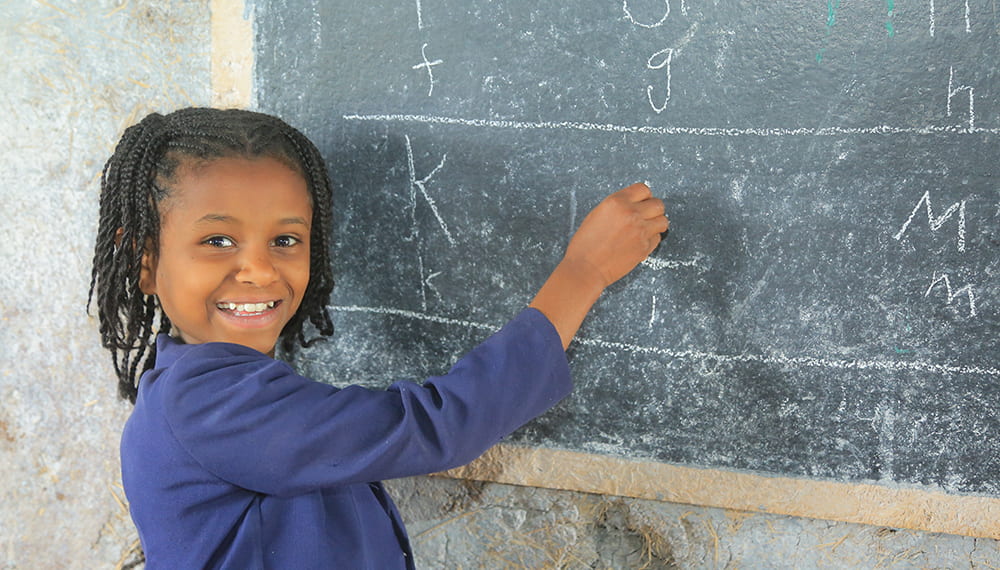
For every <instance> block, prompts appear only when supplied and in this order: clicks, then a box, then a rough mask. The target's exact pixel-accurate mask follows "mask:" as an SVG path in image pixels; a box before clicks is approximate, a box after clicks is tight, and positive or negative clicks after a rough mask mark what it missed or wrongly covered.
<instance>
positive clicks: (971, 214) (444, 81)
mask: <svg viewBox="0 0 1000 570" xmlns="http://www.w3.org/2000/svg"><path fill="white" fill-rule="evenodd" d="M943 4H947V6H943ZM253 8H254V21H255V29H256V44H255V45H256V47H255V51H256V53H255V57H256V70H255V88H256V93H257V99H258V105H259V107H260V108H262V109H263V110H266V111H269V112H274V113H276V114H278V115H280V116H282V117H284V118H286V119H287V120H288V121H289V122H291V123H292V124H295V125H296V126H298V127H300V128H301V129H302V130H303V131H305V132H306V134H308V135H309V136H310V137H311V138H312V139H313V140H314V141H315V142H316V143H317V144H318V145H319V147H320V149H321V150H322V151H323V153H324V154H325V155H326V156H327V158H328V160H329V163H330V169H331V174H332V177H333V179H334V181H335V183H336V186H337V189H336V196H337V197H336V212H337V220H336V227H335V228H333V231H334V232H335V235H336V240H337V244H338V245H337V249H336V261H335V272H336V275H337V278H338V284H337V287H336V290H335V295H334V301H333V312H334V317H335V323H336V326H337V334H336V337H335V338H334V339H332V340H330V341H329V342H327V343H324V344H321V345H320V346H319V347H317V348H315V349H312V350H309V351H306V352H305V353H304V354H302V355H301V356H300V357H299V364H300V365H301V366H302V367H303V368H304V370H305V371H306V372H307V373H309V374H311V375H312V376H314V377H316V378H318V379H322V380H325V381H329V382H334V383H348V382H350V383H361V384H366V385H371V386H384V385H386V384H388V383H389V382H390V381H392V380H394V379H397V378H400V377H414V378H420V377H424V376H426V375H429V374H436V373H441V372H443V371H445V370H446V369H447V368H448V366H449V365H450V363H451V362H453V361H454V360H455V359H456V358H457V357H458V356H460V355H461V354H462V353H464V352H465V351H467V350H468V349H469V348H471V347H472V346H474V345H475V344H476V343H477V342H479V341H480V340H482V339H483V338H484V337H485V336H486V335H487V334H488V333H489V332H490V331H491V330H494V329H495V328H498V327H499V326H500V325H502V323H503V322H505V320H506V319H508V318H510V317H511V316H512V315H514V314H515V313H516V312H517V311H518V310H519V309H520V308H521V307H523V306H524V305H525V304H526V303H527V302H528V301H529V300H530V298H531V296H532V295H533V293H534V292H535V290H536V289H537V288H538V286H539V285H540V284H541V283H542V281H543V279H544V278H545V276H546V275H547V274H548V272H549V271H550V270H551V269H552V268H553V267H554V265H555V263H556V262H557V261H558V259H559V257H560V255H561V252H562V250H563V248H564V247H565V245H566V243H567V240H568V238H569V236H570V235H571V233H572V230H573V228H574V227H575V226H576V225H577V224H578V223H579V221H580V219H581V218H582V216H583V215H584V214H585V213H586V212H587V211H589V209H590V208H592V207H593V206H594V205H596V204H597V202H599V201H600V199H601V198H602V197H603V196H604V195H606V194H608V193H610V192H611V191H613V190H616V189H617V188H619V187H621V186H624V185H626V184H628V183H631V182H634V181H647V182H648V183H649V184H650V186H651V187H652V188H653V190H654V192H655V193H656V194H658V195H659V196H661V197H663V198H664V199H665V200H666V202H667V203H668V213H669V215H670V218H671V221H672V230H671V233H670V234H669V236H668V238H667V239H666V241H665V242H664V243H663V244H662V246H661V247H660V248H659V249H658V250H657V251H656V252H655V253H654V255H653V256H652V257H651V258H650V259H649V260H648V261H647V262H646V263H645V264H644V265H642V266H641V267H640V268H639V269H638V270H637V271H636V272H635V273H634V274H632V275H630V276H629V277H628V278H627V279H625V280H624V282H622V283H620V284H617V285H616V286H614V287H613V288H612V289H611V290H609V291H608V292H607V293H606V294H605V296H604V297H603V298H602V300H601V301H600V302H599V305H598V306H597V307H596V308H595V310H594V312H593V314H592V315H591V316H590V317H589V319H588V321H587V322H586V324H585V326H584V328H583V330H582V331H581V333H580V337H579V340H578V342H577V343H576V344H575V345H574V347H573V348H572V350H571V358H572V360H571V364H572V368H573V371H574V376H575V379H576V382H577V389H576V391H575V392H574V394H573V395H572V396H571V397H570V398H569V399H567V400H566V401H564V402H563V403H561V404H560V405H559V406H558V407H557V408H556V409H555V410H553V411H552V412H550V413H549V414H547V415H546V416H544V417H543V418H541V419H539V420H537V421H535V422H533V423H532V424H530V425H528V426H526V427H525V428H524V429H522V430H521V431H519V432H518V433H516V434H515V435H514V436H512V440H513V441H515V442H519V443H523V444H526V445H531V446H538V447H550V448H562V449H570V450H576V451H582V452H587V453H598V454H611V455H616V456H621V457H631V458H643V459H651V460H656V461H663V462H670V463H682V464H688V465H697V466H707V467H714V468H724V469H745V470H754V471H759V472H765V473H774V474H782V475H788V476H802V477H814V478H830V479H836V480H843V481H872V480H875V481H881V482H885V483H889V484H896V483H898V484H904V485H908V484H921V485H928V486H933V487H939V488H942V489H945V490H948V491H951V492H962V493H976V494H986V495H1000V481H998V475H997V474H998V473H1000V437H998V434H1000V367H998V360H1000V359H998V356H1000V339H998V336H1000V335H998V331H1000V309H998V307H1000V190H998V189H1000V178H998V175H1000V155H998V146H997V142H998V135H1000V127H998V125H1000V104H998V101H1000V71H998V67H997V65H996V59H995V58H996V53H997V48H998V47H1000V42H998V29H1000V20H998V19H997V15H996V12H995V10H994V9H993V7H992V3H991V2H987V1H986V0H969V1H968V2H965V3H963V2H961V1H958V2H948V3H944V2H937V3H935V2H933V1H929V2H926V1H925V2H909V3H906V5H905V6H903V4H902V3H895V4H894V3H893V2H888V3H885V2H877V1H871V2H851V3H848V2H844V3H841V2H839V1H837V2H833V1H830V2H794V3H790V2H774V3H771V2H756V3H749V2H704V1H698V0H669V1H663V0H659V1H653V0H642V1H640V0H625V1H624V2H622V1H613V2H586V3H585V2H523V1H510V2H496V1H485V0H462V1H458V0H438V1H428V0H424V1H421V0H415V1H413V2H374V3H364V2H361V3H358V2H344V1H327V2H306V1H304V0H303V1H292V0H287V1H279V0H270V1H265V0H257V1H256V2H254V5H253Z"/></svg>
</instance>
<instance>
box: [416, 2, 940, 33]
mask: <svg viewBox="0 0 1000 570" xmlns="http://www.w3.org/2000/svg"><path fill="white" fill-rule="evenodd" d="M931 1H932V2H933V0H931ZM417 29H418V30H422V29H424V10H423V8H421V7H420V0H417Z"/></svg>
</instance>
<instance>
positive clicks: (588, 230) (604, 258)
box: [563, 183, 670, 288]
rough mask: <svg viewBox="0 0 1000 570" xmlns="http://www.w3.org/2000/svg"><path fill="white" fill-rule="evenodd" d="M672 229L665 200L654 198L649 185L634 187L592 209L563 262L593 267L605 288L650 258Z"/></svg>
mask: <svg viewBox="0 0 1000 570" xmlns="http://www.w3.org/2000/svg"><path fill="white" fill-rule="evenodd" d="M669 227H670V221H669V220H668V219H667V217H666V216H665V215H664V206H663V201H662V200H660V199H658V198H654V197H653V194H652V192H650V190H649V187H648V186H646V185H645V184H641V183H640V184H633V185H631V186H629V187H627V188H624V189H622V190H619V191H618V192H615V193H614V194H612V195H610V196H608V197H607V198H605V199H604V201H602V202H601V203H600V204H598V205H597V207H596V208H594V209H593V210H591V212H590V213H589V214H588V215H587V217H586V218H584V219H583V223H581V224H580V227H579V229H577V231H576V233H575V234H574V235H573V239H571V240H570V242H569V246H568V247H567V248H566V253H565V255H564V256H563V261H564V262H570V263H579V264H582V266H583V267H589V268H590V269H591V270H592V271H593V272H594V273H595V276H597V277H599V281H600V283H602V284H603V287H602V288H604V287H607V286H608V285H611V284H612V283H614V282H615V281H618V280H619V279H621V278H622V277H624V276H625V275H626V274H628V273H629V272H630V271H632V269H634V268H635V266H636V265H638V264H639V263H641V262H642V261H643V260H644V259H646V257H648V256H649V254H650V253H652V251H653V250H654V249H655V248H656V246H657V244H659V243H660V237H661V236H662V234H663V232H665V231H667V228H669Z"/></svg>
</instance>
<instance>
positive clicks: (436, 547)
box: [387, 477, 1000, 569]
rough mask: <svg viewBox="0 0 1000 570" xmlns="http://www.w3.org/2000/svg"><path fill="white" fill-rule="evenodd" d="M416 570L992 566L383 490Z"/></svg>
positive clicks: (785, 532)
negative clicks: (392, 501)
mask: <svg viewBox="0 0 1000 570" xmlns="http://www.w3.org/2000/svg"><path fill="white" fill-rule="evenodd" d="M387 486H388V488H389V490H390V491H391V492H392V493H393V494H394V496H395V497H396V499H397V502H398V504H399V506H400V510H401V512H402V514H403V518H404V520H405V521H406V523H407V525H408V528H409V530H410V535H411V539H412V542H413V548H414V551H415V556H416V560H417V563H418V567H420V568H466V569H471V568H647V569H663V568H789V569H793V568H796V569H797V568H831V569H833V568H949V569H951V568H997V567H1000V543H998V541H996V540H990V539H977V538H971V537H964V536H953V535H944V534H930V533H921V532H916V531H909V530H897V529H890V528H880V527H875V526H867V525H857V524H847V523H836V522H831V521H820V520H812V519H804V518H796V517H786V516H779V515H770V514H754V513H744V512H737V511H726V510H723V509H713V508H703V507H693V506H689V505H680V504H673V503H662V502H656V501H644V500H638V499H623V498H619V497H607V496H600V495H588V494H585V493H573V492H565V491H553V490H548V489H535V488H530V487H516V486H510V485H497V484H490V483H476V482H469V481H455V480H450V479H441V478H435V477H418V478H413V479H401V480H398V481H390V482H388V483H387Z"/></svg>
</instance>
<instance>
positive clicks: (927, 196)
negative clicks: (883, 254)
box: [892, 190, 966, 251]
mask: <svg viewBox="0 0 1000 570" xmlns="http://www.w3.org/2000/svg"><path fill="white" fill-rule="evenodd" d="M965 202H966V201H965V200H962V201H961V202H958V203H955V204H952V205H951V206H949V207H948V209H947V210H945V212H944V213H943V214H941V215H940V216H936V217H935V216H934V209H933V208H932V207H931V191H930V190H928V191H926V192H924V195H923V196H921V197H920V200H918V201H917V205H916V206H914V207H913V211H912V212H910V217H908V218H906V222H905V223H904V224H903V227H901V228H900V229H899V231H898V232H896V235H894V236H892V237H893V238H894V239H895V240H896V241H899V240H900V239H902V238H903V234H904V233H906V229H907V228H909V227H910V223H911V222H912V221H913V217H914V216H916V215H917V212H918V211H920V206H921V205H923V206H925V207H926V211H927V223H928V225H930V228H931V231H932V232H936V231H938V230H939V229H941V226H943V225H944V223H945V222H947V221H948V220H949V219H951V217H952V216H953V215H954V214H955V212H956V211H957V212H958V251H965Z"/></svg>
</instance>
